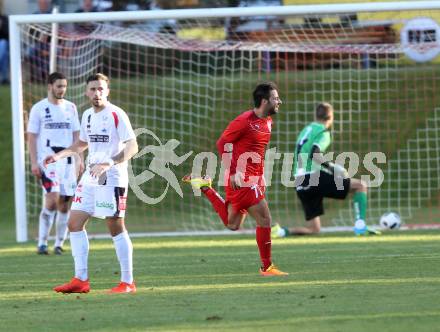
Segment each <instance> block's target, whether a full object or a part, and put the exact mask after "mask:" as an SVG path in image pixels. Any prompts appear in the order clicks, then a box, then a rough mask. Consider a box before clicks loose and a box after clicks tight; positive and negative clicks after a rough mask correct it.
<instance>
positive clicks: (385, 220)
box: [379, 212, 402, 229]
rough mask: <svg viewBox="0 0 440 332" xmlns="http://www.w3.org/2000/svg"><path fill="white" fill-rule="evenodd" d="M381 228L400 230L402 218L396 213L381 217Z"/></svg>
mask: <svg viewBox="0 0 440 332" xmlns="http://www.w3.org/2000/svg"><path fill="white" fill-rule="evenodd" d="M379 223H380V226H381V227H382V228H388V229H398V228H399V227H400V225H401V223H402V220H401V219H400V216H399V215H398V214H397V213H395V212H387V213H385V214H384V215H382V217H380V221H379Z"/></svg>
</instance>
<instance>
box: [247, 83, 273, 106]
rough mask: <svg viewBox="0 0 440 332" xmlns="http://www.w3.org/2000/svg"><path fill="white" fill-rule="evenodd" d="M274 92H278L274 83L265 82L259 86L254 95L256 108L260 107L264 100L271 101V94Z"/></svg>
mask: <svg viewBox="0 0 440 332" xmlns="http://www.w3.org/2000/svg"><path fill="white" fill-rule="evenodd" d="M272 90H278V87H277V86H276V84H275V83H273V82H264V83H260V84H258V85H257V86H256V88H255V90H254V92H253V94H252V95H253V97H254V106H255V107H260V106H261V101H262V100H263V99H266V100H269V98H270V92H271V91H272Z"/></svg>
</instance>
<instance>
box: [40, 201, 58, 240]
mask: <svg viewBox="0 0 440 332" xmlns="http://www.w3.org/2000/svg"><path fill="white" fill-rule="evenodd" d="M56 212H57V211H56V210H52V211H51V210H48V209H46V208H42V209H41V212H40V218H39V226H38V246H42V245H46V246H47V238H48V237H49V233H50V229H51V228H52V224H53V219H54V217H55V213H56Z"/></svg>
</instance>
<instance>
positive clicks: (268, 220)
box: [258, 216, 272, 227]
mask: <svg viewBox="0 0 440 332" xmlns="http://www.w3.org/2000/svg"><path fill="white" fill-rule="evenodd" d="M258 224H259V226H261V227H270V226H271V225H272V217H270V216H267V217H261V218H260V219H259V222H258Z"/></svg>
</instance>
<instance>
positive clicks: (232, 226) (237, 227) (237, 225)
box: [226, 224, 240, 231]
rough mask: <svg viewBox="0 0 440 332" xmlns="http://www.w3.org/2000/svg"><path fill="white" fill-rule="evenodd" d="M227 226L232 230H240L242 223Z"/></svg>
mask: <svg viewBox="0 0 440 332" xmlns="http://www.w3.org/2000/svg"><path fill="white" fill-rule="evenodd" d="M226 227H227V228H228V229H229V230H231V231H238V230H239V229H240V224H227V225H226Z"/></svg>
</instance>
